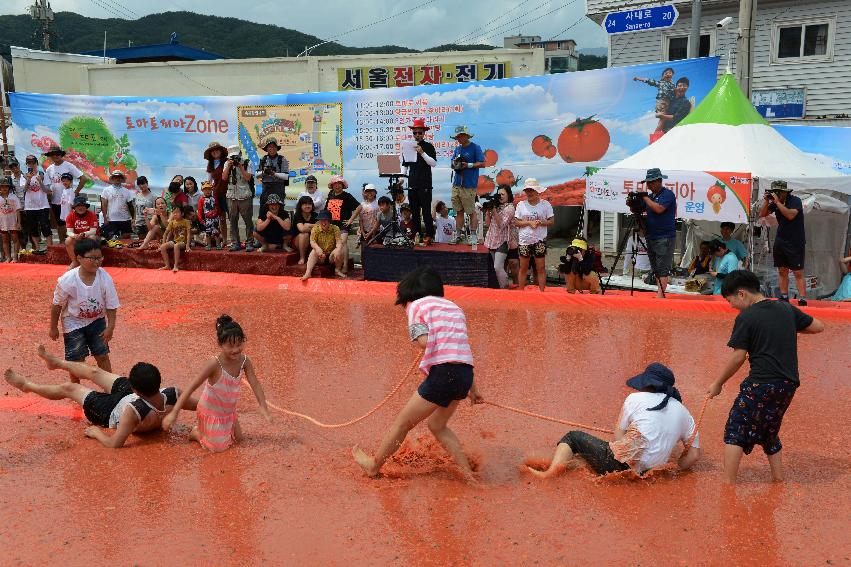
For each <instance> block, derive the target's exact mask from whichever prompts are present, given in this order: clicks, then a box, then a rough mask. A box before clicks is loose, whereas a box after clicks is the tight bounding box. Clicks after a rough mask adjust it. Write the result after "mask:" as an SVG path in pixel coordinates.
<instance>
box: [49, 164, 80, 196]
mask: <svg viewBox="0 0 851 567" xmlns="http://www.w3.org/2000/svg"><path fill="white" fill-rule="evenodd" d="M63 173H70V174H71V175H73V176H74V181H73V182H71V186H72V187H74V186H75V184H76V183H78V180H79V179H80V177H82V175H83V172H82V171H80V170H79V169H77V166H76V165H74V164H73V163H71V162H69V161H63V162H62V163H60V164H59V165H56V164H55V163H53V164H50V166H48V168H47V169H46V170H44V179H45V182H46V183H50V188H51V189H53V196H52V197H51V199H50V203H51V204H53V205H59V204H61V203H62V190H63V189H65V186H64V185H62V180H61V177H62V174H63Z"/></svg>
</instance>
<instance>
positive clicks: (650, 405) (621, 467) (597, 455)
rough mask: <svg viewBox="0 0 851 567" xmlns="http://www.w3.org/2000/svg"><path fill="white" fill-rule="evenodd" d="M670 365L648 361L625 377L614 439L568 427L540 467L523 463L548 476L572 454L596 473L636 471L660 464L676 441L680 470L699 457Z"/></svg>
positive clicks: (692, 424) (559, 469)
mask: <svg viewBox="0 0 851 567" xmlns="http://www.w3.org/2000/svg"><path fill="white" fill-rule="evenodd" d="M674 383H675V380H674V373H673V372H671V369H670V368H668V367H667V366H665V365H664V364H660V363H658V362H653V363H651V364H649V365H648V366H647V368H645V369H644V372H642V373H641V374H638V375H636V376H633V377H632V378H630V379H629V380H627V381H626V385H627V386H629V387H630V388H632V389H634V390H638V391H637V392H635V393H632V394H630V395H629V396H627V397H626V400H624V402H623V408H622V409H621V412H620V417H619V419H618V423H617V425H616V426H615V440H614V441H604V440H603V439H600V438H598V437H595V436H593V435H590V434H588V433H585V432H584V431H570V432H569V433H567V434H566V435H565V436H564V437H562V438H561V441H559V442H558V445H556V451H555V455H553V458H552V462H551V463H550V466H549V467H548V468H547V469H546V470H538V469H537V468H533V467H531V466H529V465H528V464H527V470H528V471H529V472H530V473H532V474H533V475H535V476H537V477H539V478H548V477H550V476H553V475H556V474H559V473H560V472H562V471H564V470H565V469H566V468H567V464H568V462H570V461H571V459H573V457H574V456H575V455H578V456H580V457H582V458H583V459H584V460H585V462H586V463H588V465H589V466H590V467H591V469H593V471H594V472H595V473H597V474H608V473H613V472H618V471H625V470H629V469H632V470H633V471H635V472H636V473H637V474H644V473H645V472H646V471H648V470H650V469H652V468H655V467H658V466H661V465H664V464H665V463H667V462H668V459H669V458H670V457H671V453H672V452H673V450H674V449H675V448H676V446H677V444H679V443H680V442H682V444H683V447H684V448H685V450H684V451H683V453H682V454H681V455H680V457H679V459H678V460H677V466H678V467H679V468H680V470H685V469H688V468H691V466H692V465H694V463H695V462H697V460H698V459H699V458H700V454H701V450H700V439H699V438H698V436H697V434H696V431H695V428H696V424H695V422H694V418H692V416H691V414H690V413H689V411H688V410H687V409H686V408H685V406H684V405H683V404H682V401H683V400H682V396H680V392H679V391H678V390H677V389H676V388H675V387H674Z"/></svg>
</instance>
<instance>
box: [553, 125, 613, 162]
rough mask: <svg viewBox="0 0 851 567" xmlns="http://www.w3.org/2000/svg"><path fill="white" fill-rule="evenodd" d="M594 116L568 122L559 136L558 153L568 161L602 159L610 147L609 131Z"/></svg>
mask: <svg viewBox="0 0 851 567" xmlns="http://www.w3.org/2000/svg"><path fill="white" fill-rule="evenodd" d="M593 118H594V117H593V116H592V117H590V118H584V119H579V120H576V121H574V122H571V123H570V124H568V125H567V126H566V127H565V128H564V130H562V131H561V134H560V135H559V137H558V153H559V155H560V156H561V159H563V160H564V161H566V162H567V163H575V162H589V161H597V160H599V159H602V157H603V156H604V155H606V151H608V149H609V141H610V137H609V131H608V130H607V129H606V127H605V126H603V125H602V124H601V123H600V122H597V121H596V120H594V119H593Z"/></svg>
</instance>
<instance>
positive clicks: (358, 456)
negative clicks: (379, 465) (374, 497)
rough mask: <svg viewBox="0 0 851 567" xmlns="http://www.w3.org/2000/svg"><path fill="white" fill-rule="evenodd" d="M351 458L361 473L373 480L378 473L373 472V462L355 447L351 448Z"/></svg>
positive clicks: (361, 450)
mask: <svg viewBox="0 0 851 567" xmlns="http://www.w3.org/2000/svg"><path fill="white" fill-rule="evenodd" d="M352 457H354V458H355V462H356V463H357V464H359V465H360V467H361V468H362V469H363V472H365V473H366V476H369V477H373V478H375V477H376V476H378V471H377V470H375V460H374V459H373V458H372V457H370V456H369V455H367V454H366V453H364V451H363V449H361V448H360V447H358V446H357V445H355V446H354V447H352Z"/></svg>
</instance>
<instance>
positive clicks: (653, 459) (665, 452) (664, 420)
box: [618, 392, 700, 472]
mask: <svg viewBox="0 0 851 567" xmlns="http://www.w3.org/2000/svg"><path fill="white" fill-rule="evenodd" d="M664 397H665V394H662V393H658V392H636V393H634V394H630V395H629V396H627V397H626V400H624V402H623V409H622V410H621V417H620V423H619V424H618V427H620V428H621V429H624V430H626V428H627V427H629V426H630V425H634V426H635V428H636V429H638V432H639V433H641V435H642V437H644V439H645V440H646V441H647V446H646V447H645V448H644V450H643V451H642V453H641V457H640V458H639V459H638V463H637V464H636V468H637V469H638V472H644V471H646V470H649V469H652V468H653V467H658V466H660V465H664V464H665V463H667V462H668V459H669V458H670V456H671V452H672V451H673V450H674V447H675V446H676V445H677V443H679V442H680V441H685V442H688V439H689V437H691V434H692V432H693V431H694V419H693V418H692V417H691V414H690V413H689V412H688V410H687V409H686V408H685V406H684V405H683V404H681V403H680V402H678V401H677V400H675V399H674V398H670V399H669V400H668V405H666V406H665V407H664V408H662V409H660V410H657V411H647V408H652V407H656V406H657V405H659V402H661V401H662V400H663V399H664ZM692 446H693V447H700V436H699V435H698V436H697V437H695V438H694V443H693V444H692Z"/></svg>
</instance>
